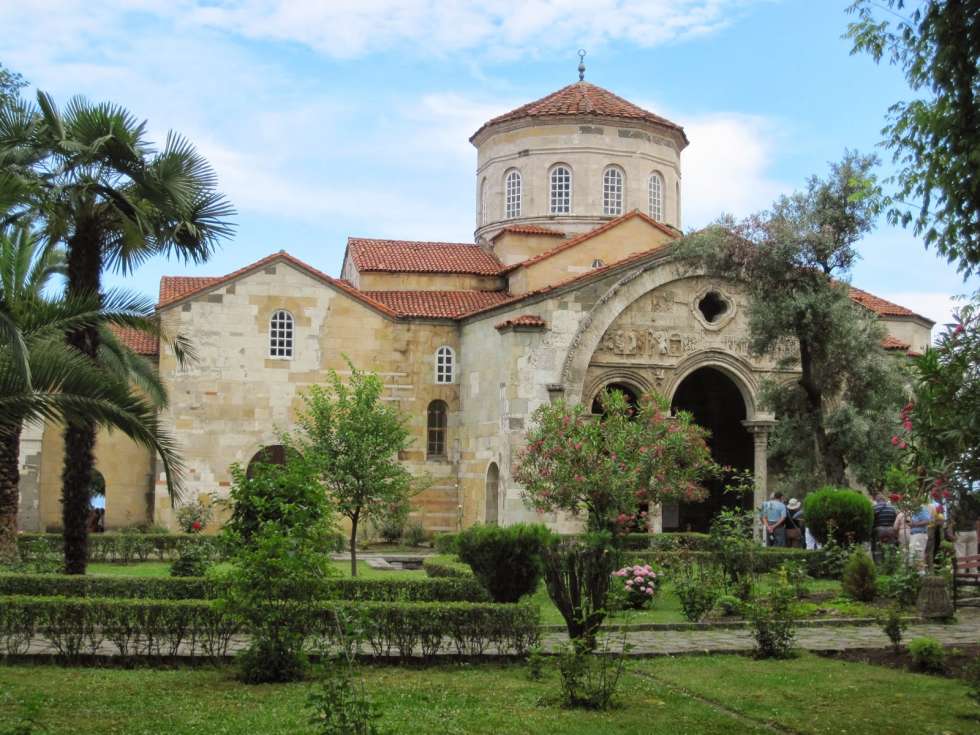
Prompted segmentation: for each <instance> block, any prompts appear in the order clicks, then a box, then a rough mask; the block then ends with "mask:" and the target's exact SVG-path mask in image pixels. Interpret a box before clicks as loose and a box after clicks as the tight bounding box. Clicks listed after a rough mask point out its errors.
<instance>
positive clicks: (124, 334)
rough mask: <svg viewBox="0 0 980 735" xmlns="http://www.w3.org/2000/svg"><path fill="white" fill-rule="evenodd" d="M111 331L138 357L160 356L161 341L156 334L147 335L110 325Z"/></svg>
mask: <svg viewBox="0 0 980 735" xmlns="http://www.w3.org/2000/svg"><path fill="white" fill-rule="evenodd" d="M109 329H110V330H112V333H113V334H114V335H116V339H118V340H119V341H120V342H122V343H123V344H124V345H125V346H126V347H128V348H129V349H131V350H132V351H133V352H135V353H136V354H137V355H147V356H156V355H159V354H160V341H159V340H158V339H157V337H156V335H155V334H147V333H146V332H144V331H142V330H139V329H131V328H129V327H117V326H115V325H110V326H109Z"/></svg>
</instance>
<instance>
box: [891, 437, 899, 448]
mask: <svg viewBox="0 0 980 735" xmlns="http://www.w3.org/2000/svg"><path fill="white" fill-rule="evenodd" d="M900 441H901V439H899V438H898V436H893V437H892V446H893V447H897V446H898V443H899V442H900Z"/></svg>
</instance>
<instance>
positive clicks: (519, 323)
mask: <svg viewBox="0 0 980 735" xmlns="http://www.w3.org/2000/svg"><path fill="white" fill-rule="evenodd" d="M543 326H545V323H544V319H542V318H541V317H539V316H536V315H535V314H521V315H520V316H518V317H514V318H513V319H505V320H504V321H502V322H500V323H499V324H497V325H496V326H495V327H494V328H495V329H497V330H500V331H503V330H505V329H511V328H513V327H543Z"/></svg>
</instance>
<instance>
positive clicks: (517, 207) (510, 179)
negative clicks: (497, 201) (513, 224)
mask: <svg viewBox="0 0 980 735" xmlns="http://www.w3.org/2000/svg"><path fill="white" fill-rule="evenodd" d="M520 216H521V174H520V172H519V171H517V170H516V169H511V170H510V171H508V172H507V176H505V177H504V218H505V219H514V218H515V217H520Z"/></svg>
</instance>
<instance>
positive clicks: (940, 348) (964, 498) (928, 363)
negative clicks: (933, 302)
mask: <svg viewBox="0 0 980 735" xmlns="http://www.w3.org/2000/svg"><path fill="white" fill-rule="evenodd" d="M912 378H913V388H914V395H913V400H912V401H911V402H909V403H908V404H907V405H906V406H905V408H903V409H902V412H901V419H902V428H901V429H900V430H898V431H897V432H896V433H895V435H894V436H893V437H892V439H891V441H892V443H894V444H895V445H896V446H898V448H899V449H900V450H901V451H902V459H901V462H900V467H901V472H893V474H892V477H893V478H895V479H894V481H893V483H892V487H891V488H890V489H892V490H895V491H896V492H898V493H900V494H902V495H904V496H909V497H905V498H903V501H904V502H905V504H907V505H910V506H911V507H913V508H917V507H918V506H920V505H921V504H922V503H925V502H927V501H928V500H929V498H930V496H931V497H932V498H933V499H935V500H949V501H951V505H952V512H951V515H952V517H953V520H954V521H955V523H956V524H957V525H958V526H959V527H961V528H969V527H971V526H972V523H973V522H974V521H975V520H976V519H977V517H978V515H980V492H978V490H977V487H978V483H980V412H978V411H977V406H980V294H976V295H975V296H974V298H973V301H972V302H970V303H968V304H965V305H964V306H962V307H961V308H960V309H958V310H957V311H956V313H955V315H954V319H953V322H952V323H950V324H948V325H947V326H946V328H945V329H944V330H943V332H942V334H941V335H940V336H939V339H938V340H937V342H936V344H935V345H933V346H932V347H930V348H929V349H927V350H926V352H925V353H924V354H923V355H921V356H919V357H917V358H915V360H913V369H912ZM896 469H897V468H896ZM901 474H904V475H905V478H906V479H905V480H904V481H903V480H902V477H901Z"/></svg>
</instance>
